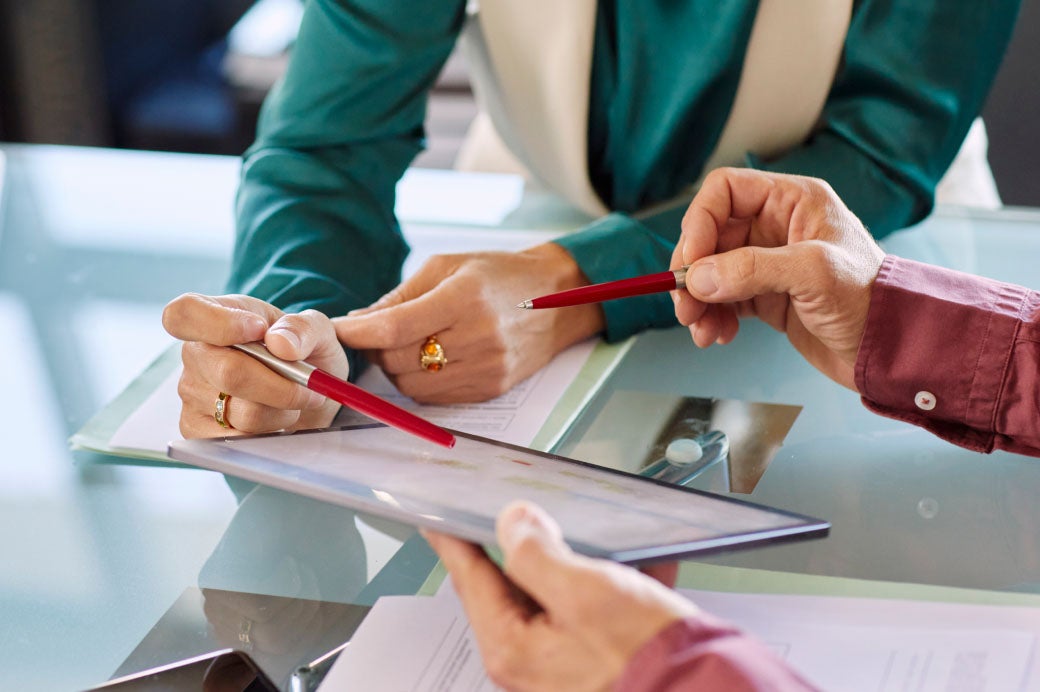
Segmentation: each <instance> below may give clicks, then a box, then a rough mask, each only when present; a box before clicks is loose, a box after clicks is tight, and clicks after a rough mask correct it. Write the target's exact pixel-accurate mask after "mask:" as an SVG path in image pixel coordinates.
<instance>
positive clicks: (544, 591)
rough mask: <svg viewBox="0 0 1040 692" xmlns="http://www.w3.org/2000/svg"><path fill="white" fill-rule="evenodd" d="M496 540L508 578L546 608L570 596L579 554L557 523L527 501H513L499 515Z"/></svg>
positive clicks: (575, 585)
mask: <svg viewBox="0 0 1040 692" xmlns="http://www.w3.org/2000/svg"><path fill="white" fill-rule="evenodd" d="M496 534H497V538H498V544H499V545H500V546H501V547H502V551H503V553H504V555H505V572H506V574H507V575H508V576H509V578H510V579H511V580H512V581H513V583H515V584H516V585H517V586H518V587H520V588H521V589H522V590H523V591H524V592H526V593H527V594H528V595H529V596H531V598H533V599H534V600H535V601H537V602H538V604H539V605H541V606H542V608H544V609H545V610H546V611H550V612H551V611H553V610H556V609H557V607H558V606H559V605H563V604H564V603H566V602H567V601H569V600H570V595H572V594H573V593H574V590H575V589H579V588H580V585H579V583H578V582H577V580H576V579H575V577H576V576H577V575H576V572H577V571H578V570H579V564H580V561H581V558H580V557H579V556H577V555H575V554H574V552H573V551H572V550H571V549H570V547H568V546H567V544H566V543H564V541H563V535H562V533H561V531H560V526H559V524H557V523H556V521H555V520H553V519H552V517H550V516H549V515H548V514H546V512H545V510H543V509H542V508H541V507H538V506H537V505H534V504H532V503H530V502H523V501H518V502H513V503H511V504H510V505H508V506H507V507H506V508H505V509H504V510H502V512H501V513H500V514H499V516H498V522H497V524H496Z"/></svg>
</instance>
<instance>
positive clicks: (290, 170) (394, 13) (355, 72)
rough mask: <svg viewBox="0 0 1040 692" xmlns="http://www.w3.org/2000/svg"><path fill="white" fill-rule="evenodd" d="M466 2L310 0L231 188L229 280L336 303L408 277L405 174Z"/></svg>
mask: <svg viewBox="0 0 1040 692" xmlns="http://www.w3.org/2000/svg"><path fill="white" fill-rule="evenodd" d="M463 18H464V2H463V1H462V0H458V1H455V2H418V1H416V0H309V1H308V2H307V6H306V10H305V13H304V18H303V22H302V25H301V27H300V33H299V38H298V41H297V45H296V48H295V49H294V51H293V55H292V59H291V61H290V65H289V68H288V71H287V73H286V75H285V77H284V78H283V80H282V81H281V82H280V83H279V85H278V86H277V87H276V88H275V89H274V91H272V93H271V94H270V95H269V96H268V98H267V100H266V101H265V102H264V107H263V110H262V113H261V117H260V121H259V125H258V132H257V140H256V143H255V144H254V145H253V146H252V147H251V148H250V149H249V150H248V151H247V152H246V154H245V157H244V160H243V165H242V178H241V184H240V186H239V192H238V196H237V200H236V236H235V249H234V256H233V260H232V271H231V276H230V279H229V281H228V289H229V290H230V291H233V292H241V293H248V294H250V295H254V296H257V297H259V298H262V299H264V300H267V301H269V302H271V303H273V304H275V305H277V306H278V307H280V308H282V309H284V310H287V311H299V310H303V309H308V308H313V309H316V310H320V311H322V312H324V313H326V314H328V315H341V314H343V313H345V312H347V311H349V310H351V309H354V308H358V307H363V306H366V305H369V304H370V303H372V302H373V301H374V300H375V299H377V298H378V297H379V296H381V295H383V294H384V293H386V292H387V291H388V290H390V289H391V288H393V287H394V286H395V285H397V284H398V283H399V282H400V278H401V265H402V263H403V261H404V258H405V256H406V254H407V252H408V247H407V244H406V243H405V241H404V239H403V237H402V235H401V231H400V227H399V226H398V223H397V220H396V219H395V217H394V213H393V209H394V193H395V187H396V183H397V181H398V179H400V177H401V176H402V175H403V174H404V171H405V169H406V168H407V167H408V165H409V163H410V162H411V161H412V159H413V158H414V157H415V155H416V154H417V153H418V152H419V151H420V149H421V147H422V141H423V136H424V132H423V119H424V116H425V111H426V101H427V93H428V91H429V88H430V86H431V85H432V84H433V81H434V80H435V78H436V76H437V74H438V72H439V71H440V69H441V67H442V65H443V64H444V62H445V60H446V59H447V57H448V54H449V53H450V52H451V49H452V47H453V45H454V43H455V39H456V37H457V35H458V32H459V30H460V28H461V26H462V21H463Z"/></svg>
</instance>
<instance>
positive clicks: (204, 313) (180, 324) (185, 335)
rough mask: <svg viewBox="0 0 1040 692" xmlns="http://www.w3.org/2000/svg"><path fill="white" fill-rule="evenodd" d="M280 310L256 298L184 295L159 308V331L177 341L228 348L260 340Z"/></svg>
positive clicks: (277, 316) (279, 314)
mask: <svg viewBox="0 0 1040 692" xmlns="http://www.w3.org/2000/svg"><path fill="white" fill-rule="evenodd" d="M282 314H283V313H282V311H281V310H279V309H278V308H276V307H274V306H273V305H271V304H269V303H265V302H264V301H262V300H260V299H259V298H253V297H251V296H243V295H226V296H205V295H202V294H200V293H185V294H184V295H181V296H178V297H177V298H174V299H173V300H172V301H170V302H169V303H167V305H166V307H165V308H163V315H162V323H163V328H164V329H166V331H167V332H169V334H170V335H171V336H173V337H175V338H177V339H180V340H181V341H202V342H204V343H207V344H212V345H214V346H230V345H231V344H241V343H247V342H250V341H259V340H261V339H263V338H264V333H265V332H266V331H267V327H268V325H270V324H271V323H273V322H274V321H276V320H277V319H278V318H279V317H281V316H282Z"/></svg>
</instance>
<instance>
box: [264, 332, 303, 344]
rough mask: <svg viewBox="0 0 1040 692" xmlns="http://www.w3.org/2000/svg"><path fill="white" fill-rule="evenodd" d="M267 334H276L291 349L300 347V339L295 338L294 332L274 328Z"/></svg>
mask: <svg viewBox="0 0 1040 692" xmlns="http://www.w3.org/2000/svg"><path fill="white" fill-rule="evenodd" d="M267 333H268V334H277V335H279V336H280V337H282V338H283V339H285V340H286V341H287V342H288V343H289V345H290V346H292V347H293V348H299V347H300V337H298V336H296V334H295V333H294V332H291V331H289V330H288V329H283V328H282V327H275V328H274V329H271V330H270V331H268V332H267Z"/></svg>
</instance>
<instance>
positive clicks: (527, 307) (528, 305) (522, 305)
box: [516, 300, 534, 310]
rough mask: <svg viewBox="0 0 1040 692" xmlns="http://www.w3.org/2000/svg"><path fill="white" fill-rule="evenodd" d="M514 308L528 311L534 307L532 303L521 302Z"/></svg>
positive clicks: (527, 301)
mask: <svg viewBox="0 0 1040 692" xmlns="http://www.w3.org/2000/svg"><path fill="white" fill-rule="evenodd" d="M516 307H518V308H520V309H521V310H530V309H531V308H533V307H534V303H532V302H531V301H529V300H525V301H523V302H520V303H517V304H516Z"/></svg>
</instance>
